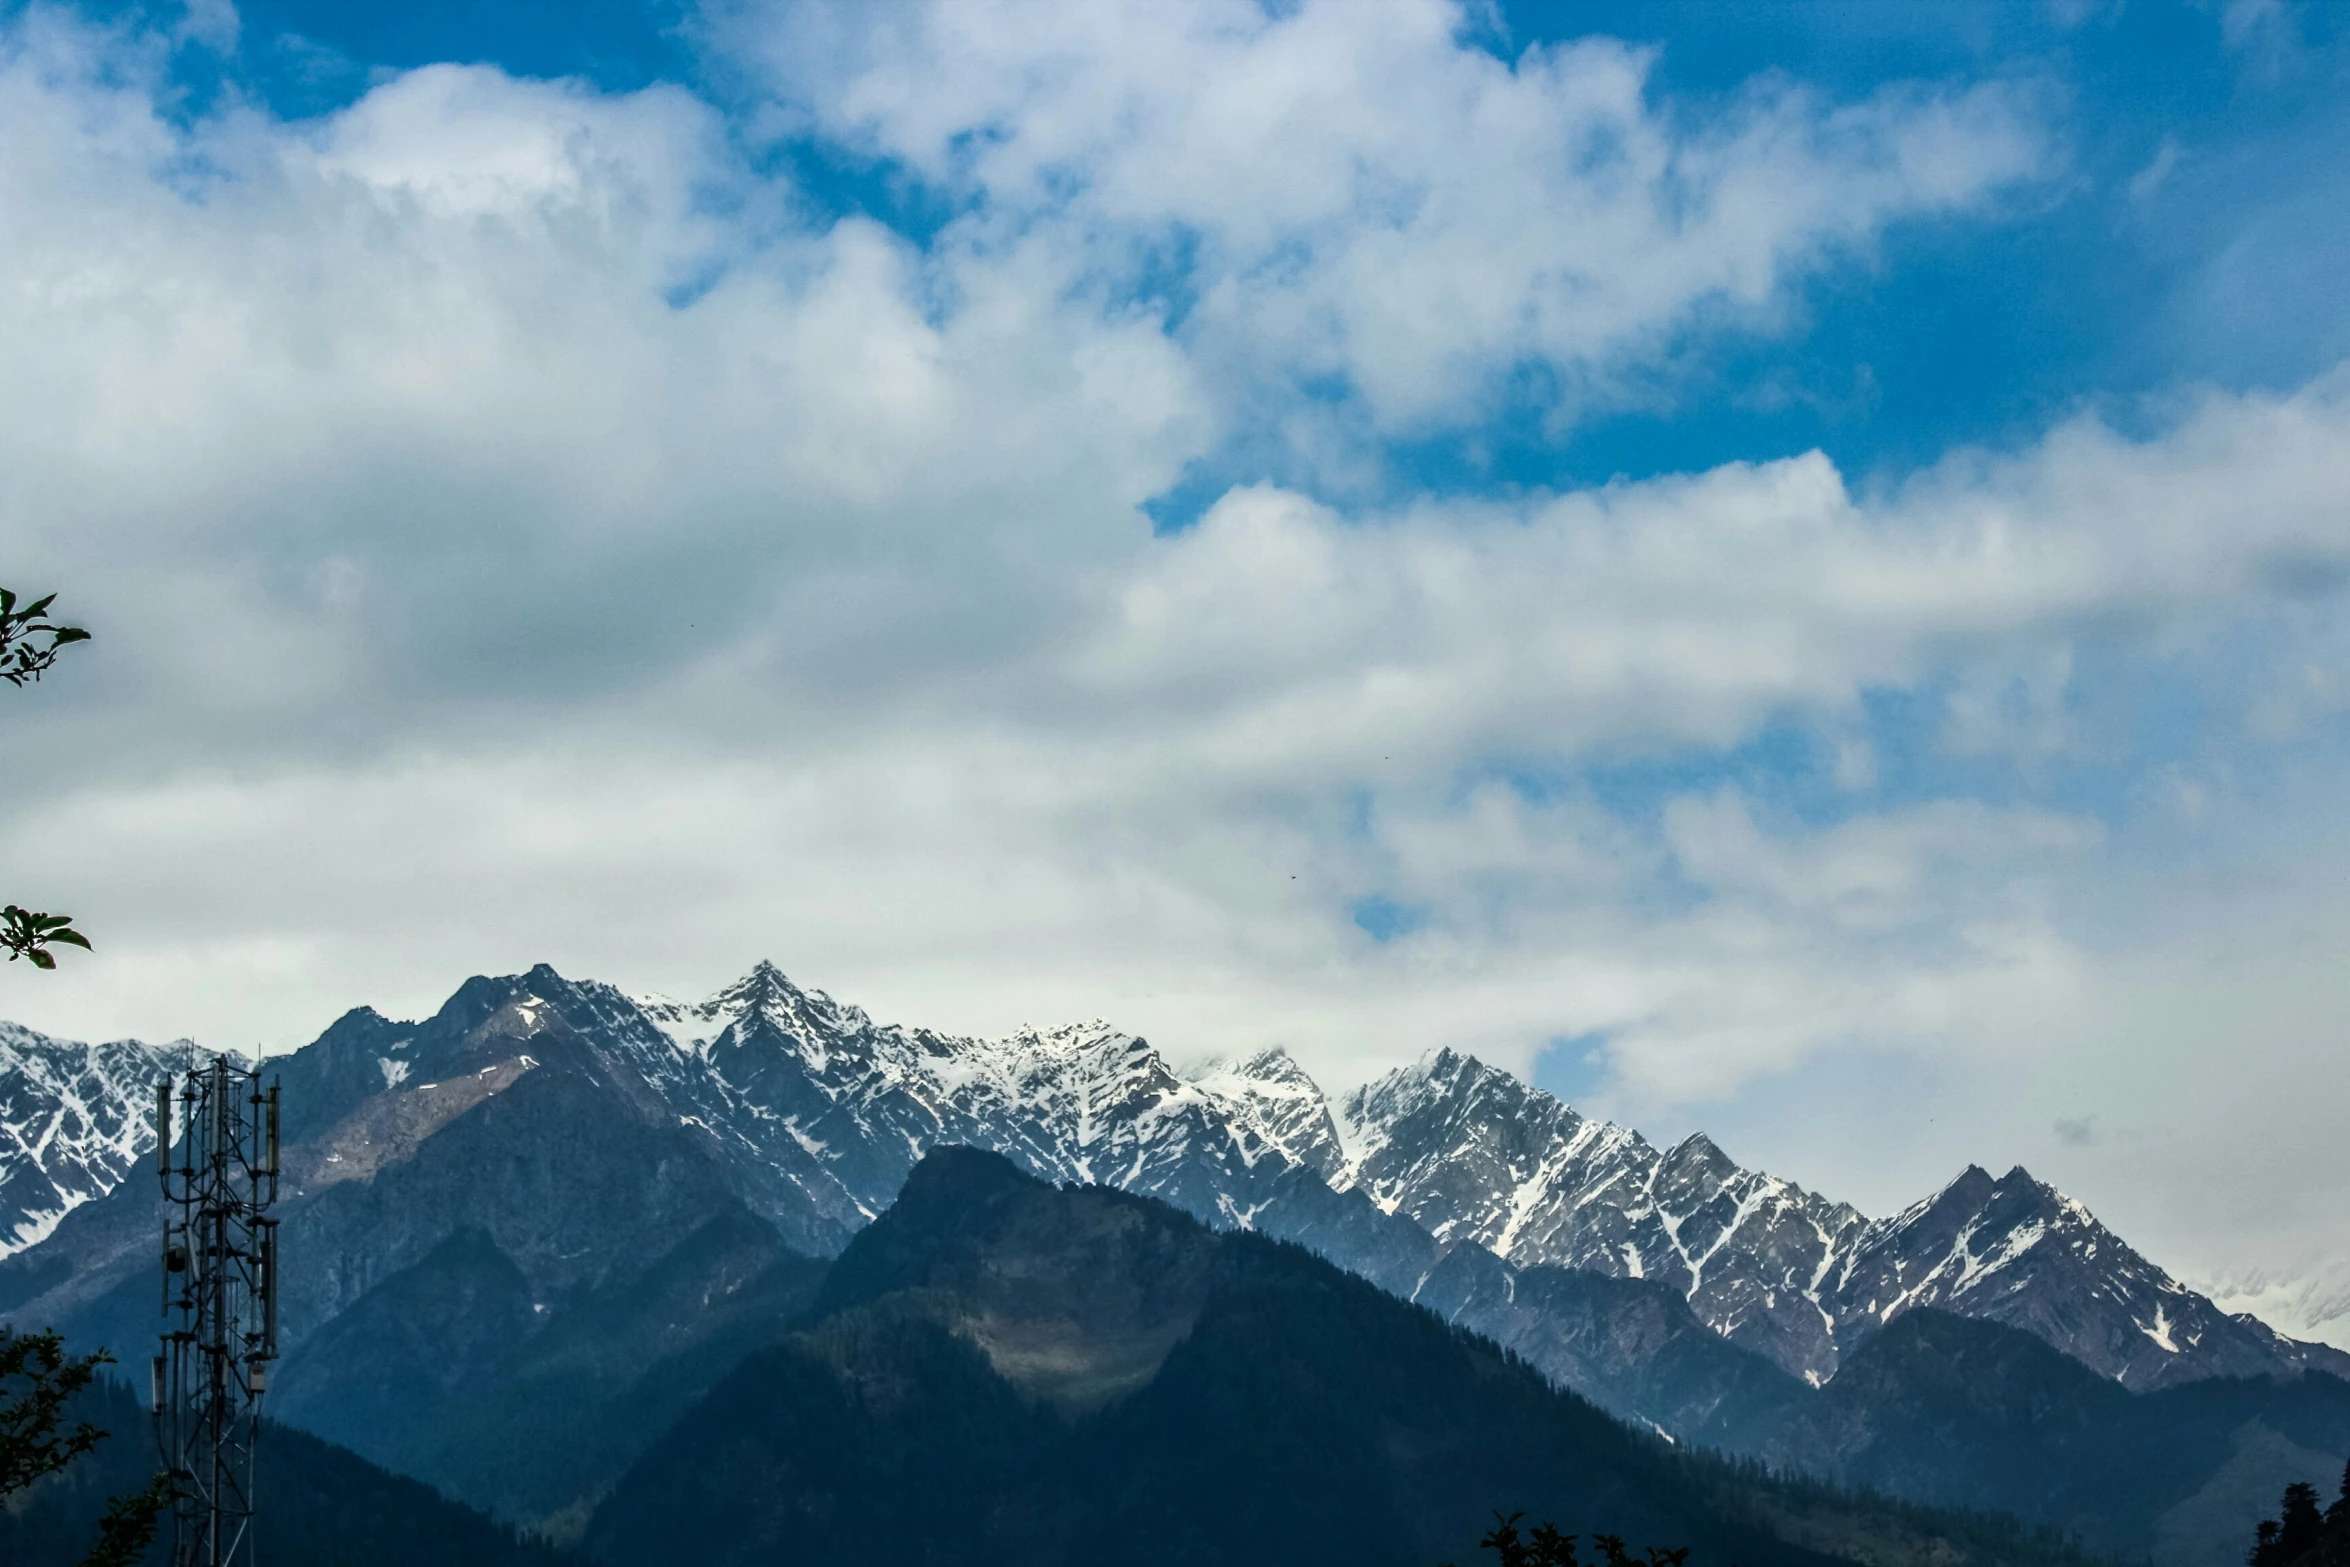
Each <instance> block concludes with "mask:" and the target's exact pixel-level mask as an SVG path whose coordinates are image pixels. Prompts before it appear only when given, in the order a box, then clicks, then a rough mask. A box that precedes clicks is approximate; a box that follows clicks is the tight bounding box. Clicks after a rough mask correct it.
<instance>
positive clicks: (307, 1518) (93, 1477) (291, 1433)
mask: <svg viewBox="0 0 2350 1567" xmlns="http://www.w3.org/2000/svg"><path fill="white" fill-rule="evenodd" d="M70 1418H72V1419H74V1420H77V1421H78V1420H89V1421H91V1422H92V1423H93V1424H95V1425H97V1426H98V1427H99V1428H100V1429H101V1430H109V1431H112V1432H113V1433H114V1434H113V1435H112V1436H111V1437H109V1438H108V1439H107V1440H105V1441H103V1442H101V1443H99V1444H98V1447H97V1450H96V1451H95V1452H93V1453H91V1454H90V1455H89V1456H87V1457H85V1458H82V1459H80V1460H77V1461H76V1462H75V1463H74V1464H73V1465H72V1467H70V1468H69V1469H67V1470H66V1471H65V1472H64V1473H62V1474H59V1475H55V1476H52V1477H51V1478H49V1479H47V1480H44V1481H42V1482H41V1483H40V1484H39V1485H36V1486H34V1487H33V1488H32V1489H31V1490H30V1491H29V1492H28V1493H26V1494H25V1495H24V1496H22V1497H20V1498H18V1499H16V1501H15V1502H14V1503H13V1504H12V1505H11V1506H9V1507H6V1508H0V1561H5V1562H8V1563H9V1564H10V1567H71V1564H73V1563H77V1562H79V1561H81V1559H82V1556H83V1553H84V1552H86V1551H88V1550H89V1549H90V1547H91V1546H92V1545H93V1544H94V1543H96V1540H97V1524H98V1518H99V1515H100V1514H101V1513H103V1512H104V1511H105V1507H106V1498H107V1497H108V1496H110V1495H126V1494H129V1493H131V1492H135V1491H137V1490H139V1489H141V1488H142V1487H144V1486H145V1485H146V1483H147V1480H148V1478H149V1476H150V1474H151V1473H152V1472H153V1467H154V1449H153V1445H152V1443H151V1442H150V1441H149V1439H148V1436H147V1432H148V1420H147V1412H146V1410H145V1409H143V1408H142V1407H141V1406H140V1404H139V1402H138V1400H137V1398H136V1397H134V1396H133V1395H132V1394H131V1392H130V1391H129V1390H128V1389H127V1388H124V1387H123V1386H122V1385H121V1384H119V1383H102V1384H100V1385H99V1386H98V1387H96V1388H93V1389H91V1390H90V1391H89V1392H88V1393H87V1394H85V1395H84V1397H83V1398H82V1399H81V1400H80V1401H78V1403H77V1405H76V1407H75V1408H74V1410H73V1411H72V1414H71V1417H70ZM258 1452H259V1460H258V1462H259V1466H260V1472H259V1481H258V1493H259V1496H260V1498H261V1502H262V1506H261V1509H260V1512H259V1514H258V1516H257V1517H256V1520H255V1524H254V1528H255V1535H254V1549H255V1554H256V1556H257V1558H258V1559H259V1560H261V1561H264V1562H267V1563H269V1564H270V1567H409V1564H412V1563H416V1562H433V1563H436V1564H440V1567H564V1564H565V1563H567V1562H574V1561H575V1560H576V1558H573V1557H569V1556H566V1555H564V1554H562V1553H560V1552H557V1551H554V1550H551V1549H549V1548H548V1547H546V1546H544V1545H541V1544H536V1543H533V1542H530V1541H526V1540H523V1539H520V1538H518V1537H517V1536H516V1535H515V1534H514V1533H513V1532H512V1531H511V1530H508V1529H505V1528H501V1527H500V1526H498V1525H497V1524H494V1523H492V1522H491V1521H490V1520H489V1519H487V1518H485V1517H483V1516H482V1515H481V1514H480V1513H477V1512H475V1511H473V1510H472V1509H471V1508H467V1507H461V1506H459V1505H458V1504H457V1503H455V1502H452V1501H450V1500H448V1499H447V1498H446V1497H444V1496H441V1495H439V1494H438V1493H437V1492H435V1491H434V1490H433V1489H432V1488H431V1487H430V1486H427V1485H423V1484H420V1483H418V1482H417V1481H415V1480H410V1479H404V1478H402V1477H401V1476H399V1475H395V1474H389V1473H386V1472H385V1471H384V1470H382V1469H379V1468H377V1467H376V1466H375V1465H373V1464H371V1463H368V1462H367V1461H366V1460H364V1459H362V1458H360V1457H358V1456H357V1455H355V1454H352V1453H349V1452H346V1451H344V1450H343V1449H342V1448H339V1447H336V1446H334V1445H333V1444H331V1443H328V1442H322V1441H320V1440H319V1439H318V1438H316V1437H314V1436H311V1435H309V1434H308V1433H306V1432H302V1431H295V1430H289V1429H287V1428H285V1427H283V1426H276V1425H269V1426H265V1427H264V1428H263V1430H262V1433H261V1442H260V1447H259V1449H258ZM168 1555H169V1541H168V1540H167V1539H166V1540H158V1541H157V1542H156V1543H155V1544H154V1546H153V1547H151V1548H150V1549H149V1551H148V1552H147V1554H146V1556H145V1557H144V1558H143V1559H142V1564H141V1567H164V1563H165V1560H166V1558H167V1557H168Z"/></svg>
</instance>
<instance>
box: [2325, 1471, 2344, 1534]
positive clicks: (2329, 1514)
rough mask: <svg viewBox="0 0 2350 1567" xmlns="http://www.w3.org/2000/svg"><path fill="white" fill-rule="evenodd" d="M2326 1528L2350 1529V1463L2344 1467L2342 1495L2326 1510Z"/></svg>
mask: <svg viewBox="0 0 2350 1567" xmlns="http://www.w3.org/2000/svg"><path fill="white" fill-rule="evenodd" d="M2326 1527H2327V1528H2329V1529H2350V1463H2345V1464H2344V1465H2342V1494H2341V1495H2340V1496H2337V1497H2335V1498H2334V1505H2333V1506H2331V1507H2329V1508H2327V1509H2326Z"/></svg>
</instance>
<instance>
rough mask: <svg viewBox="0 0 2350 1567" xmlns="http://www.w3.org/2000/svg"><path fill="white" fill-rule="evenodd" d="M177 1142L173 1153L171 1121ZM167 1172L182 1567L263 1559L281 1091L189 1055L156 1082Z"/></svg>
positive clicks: (252, 1073) (176, 1516) (174, 1513)
mask: <svg viewBox="0 0 2350 1567" xmlns="http://www.w3.org/2000/svg"><path fill="white" fill-rule="evenodd" d="M175 1120H176V1123H177V1136H178V1147H177V1148H176V1149H175V1148H174V1147H173V1137H174V1129H175V1128H174V1123H175ZM155 1140H156V1147H157V1150H158V1151H157V1153H156V1170H157V1173H158V1174H159V1175H160V1176H161V1177H162V1180H163V1201H164V1204H165V1210H164V1221H163V1314H164V1316H165V1317H167V1318H169V1319H171V1326H170V1327H168V1328H166V1329H165V1330H164V1333H163V1336H162V1346H161V1353H159V1354H157V1355H156V1357H155V1364H154V1367H153V1379H152V1383H151V1389H152V1393H153V1401H154V1408H155V1438H156V1441H157V1443H158V1444H159V1445H160V1447H161V1448H162V1451H163V1467H164V1469H165V1471H166V1472H167V1473H168V1474H169V1475H170V1477H171V1488H172V1495H171V1560H172V1564H173V1567H232V1564H237V1563H243V1564H247V1567H249V1564H250V1563H251V1562H252V1560H253V1448H254V1439H255V1437H256V1436H257V1435H258V1434H259V1431H260V1425H261V1395H262V1393H263V1392H264V1391H265V1390H266V1388H267V1387H268V1375H269V1373H268V1369H267V1368H268V1365H269V1362H271V1361H272V1360H275V1359H276V1358H277V1293H278V1292H277V1283H278V1268H277V1220H275V1219H273V1218H271V1217H270V1216H269V1208H270V1206H271V1204H273V1203H275V1202H276V1201H277V1182H278V1085H277V1084H276V1083H274V1082H273V1083H271V1084H270V1085H269V1086H268V1087H267V1088H266V1089H264V1088H263V1087H262V1084H261V1071H260V1068H259V1067H258V1066H255V1067H253V1068H250V1069H248V1068H246V1067H243V1066H240V1065H237V1064H236V1063H233V1062H231V1061H230V1060H229V1058H228V1057H227V1056H215V1057H213V1058H212V1060H211V1061H210V1062H208V1063H198V1062H195V1061H193V1060H191V1062H190V1064H189V1067H188V1070H187V1071H186V1072H185V1073H183V1074H182V1075H181V1076H180V1077H179V1078H178V1079H177V1080H176V1081H174V1080H171V1079H166V1080H164V1081H163V1082H160V1083H158V1084H156V1085H155Z"/></svg>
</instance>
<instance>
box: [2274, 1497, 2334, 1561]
mask: <svg viewBox="0 0 2350 1567" xmlns="http://www.w3.org/2000/svg"><path fill="white" fill-rule="evenodd" d="M2325 1532H2326V1521H2325V1515H2324V1514H2323V1513H2321V1512H2319V1511H2318V1509H2317V1487H2316V1486H2314V1485H2311V1484H2309V1483H2308V1482H2307V1481H2304V1480H2296V1481H2294V1482H2293V1483H2292V1484H2291V1485H2288V1486H2286V1487H2285V1498H2284V1504H2283V1506H2282V1508H2281V1509H2280V1510H2279V1516H2278V1519H2277V1560H2278V1561H2280V1562H2296V1561H2299V1560H2300V1559H2301V1558H2302V1557H2304V1556H2306V1555H2308V1554H2309V1553H2310V1552H2311V1551H2314V1550H2316V1549H2317V1542H2318V1541H2319V1540H2320V1539H2321V1538H2323V1536H2324V1535H2325Z"/></svg>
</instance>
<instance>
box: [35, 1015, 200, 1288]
mask: <svg viewBox="0 0 2350 1567" xmlns="http://www.w3.org/2000/svg"><path fill="white" fill-rule="evenodd" d="M193 1049H194V1046H192V1045H191V1044H189V1043H188V1042H187V1041H186V1040H180V1041H178V1042H176V1043H174V1044H170V1045H148V1044H142V1043H140V1042H139V1041H137V1040H134V1039H123V1040H114V1041H111V1042H109V1043H105V1044H96V1045H91V1044H84V1043H82V1042H81V1041H79V1040H73V1039H53V1038H51V1037H50V1036H49V1035H47V1034H41V1033H36V1032H35V1031H34V1030H32V1029H29V1028H24V1027H21V1026H20V1025H18V1024H15V1023H0V1257H5V1256H8V1255H9V1254H11V1253H13V1252H19V1251H22V1250H24V1249H25V1248H26V1247H27V1246H30V1245H33V1244H34V1243H35V1242H37V1241H40V1240H43V1239H45V1238H47V1236H48V1235H49V1233H50V1231H52V1230H54V1229H55V1228H56V1227H57V1224H58V1221H59V1220H61V1219H63V1218H64V1217H65V1216H66V1214H68V1213H70V1212H72V1211H73V1210H74V1209H75V1208H78V1207H80V1206H81V1205H82V1204H83V1203H85V1202H88V1201H90V1200H91V1199H92V1198H94V1197H100V1196H103V1195H104V1194H105V1193H107V1192H109V1191H111V1190H113V1188H114V1186H115V1183H116V1182H118V1181H119V1180H121V1179H122V1175H123V1172H124V1171H126V1170H127V1169H129V1168H130V1166H131V1165H132V1163H133V1162H134V1161H136V1160H137V1159H139V1158H140V1157H141V1156H142V1155H144V1154H146V1153H148V1152H150V1151H151V1150H152V1149H153V1148H154V1146H155V1127H154V1124H153V1122H152V1120H151V1119H150V1116H151V1115H152V1110H151V1108H150V1107H151V1106H152V1105H153V1104H154V1102H155V1100H154V1094H155V1084H156V1083H157V1082H158V1081H159V1080H161V1079H163V1078H166V1077H170V1076H172V1075H174V1074H175V1073H177V1072H178V1071H179V1070H180V1069H181V1068H182V1067H184V1066H185V1065H186V1064H187V1062H188V1060H189V1056H190V1052H191V1051H192V1050H193Z"/></svg>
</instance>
